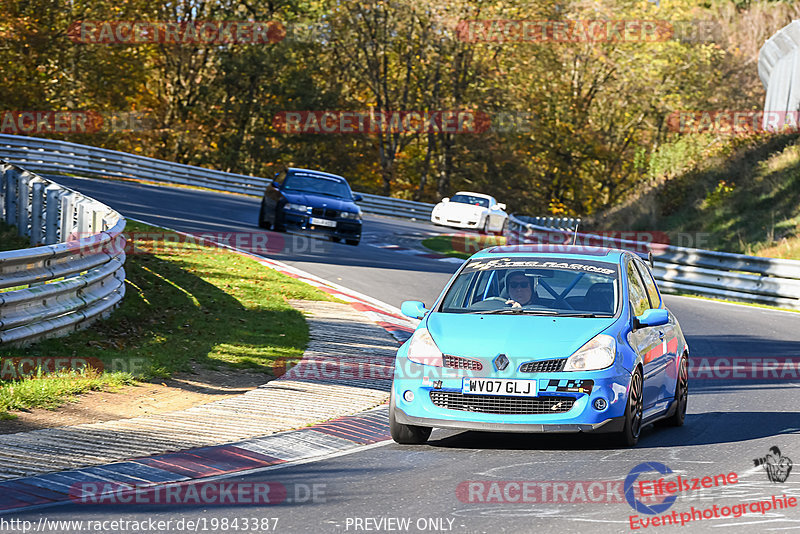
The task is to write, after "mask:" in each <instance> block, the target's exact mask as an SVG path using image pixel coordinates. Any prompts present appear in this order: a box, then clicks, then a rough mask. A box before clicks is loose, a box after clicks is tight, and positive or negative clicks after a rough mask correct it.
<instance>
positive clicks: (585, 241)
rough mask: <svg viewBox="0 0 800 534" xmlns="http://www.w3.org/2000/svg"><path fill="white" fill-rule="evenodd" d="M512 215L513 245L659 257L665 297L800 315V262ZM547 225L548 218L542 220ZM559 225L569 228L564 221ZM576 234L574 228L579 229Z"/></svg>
mask: <svg viewBox="0 0 800 534" xmlns="http://www.w3.org/2000/svg"><path fill="white" fill-rule="evenodd" d="M525 219H527V220H522V218H520V217H517V216H514V215H511V216H510V217H509V224H508V230H507V234H506V236H507V238H508V243H509V244H521V243H543V244H555V243H558V244H570V243H572V242H573V239H575V241H576V242H577V243H578V244H581V245H588V246H603V247H615V248H621V249H626V250H631V251H633V252H636V253H637V254H639V255H641V256H647V255H648V253H649V252H652V254H653V260H654V267H653V275H654V276H655V277H656V279H657V280H658V281H659V284H658V285H659V287H660V288H661V289H662V291H664V292H665V293H678V292H686V293H694V294H699V295H704V296H708V297H714V298H722V299H729V300H735V301H739V302H751V303H758V304H769V305H771V306H780V307H783V308H791V309H800V261H794V260H779V259H773V258H759V257H754V256H745V255H744V254H731V253H728V252H714V251H710V250H700V249H692V248H684V247H673V246H670V245H665V244H661V243H644V242H639V241H630V240H626V239H619V238H612V237H607V236H601V235H593V234H585V233H577V234H575V233H574V231H569V230H564V229H562V228H563V227H551V226H547V225H546V224H532V223H530V222H528V220H531V219H530V218H528V217H526V218H525ZM538 221H540V222H546V218H538ZM558 224H563V223H561V222H560V221H558ZM573 228H574V227H573Z"/></svg>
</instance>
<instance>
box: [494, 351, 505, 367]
mask: <svg viewBox="0 0 800 534" xmlns="http://www.w3.org/2000/svg"><path fill="white" fill-rule="evenodd" d="M506 367H508V358H506V355H505V354H501V355H499V356H498V357H497V358H495V359H494V368H495V369H497V370H498V371H502V370H503V369H505V368H506Z"/></svg>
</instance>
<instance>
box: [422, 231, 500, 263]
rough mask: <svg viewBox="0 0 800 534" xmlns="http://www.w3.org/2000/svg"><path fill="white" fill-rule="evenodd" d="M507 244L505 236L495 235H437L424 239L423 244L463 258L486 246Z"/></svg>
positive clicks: (448, 254) (446, 254)
mask: <svg viewBox="0 0 800 534" xmlns="http://www.w3.org/2000/svg"><path fill="white" fill-rule="evenodd" d="M505 244H506V238H505V237H503V236H493V235H488V236H487V235H470V234H458V235H437V236H435V237H429V238H427V239H423V240H422V246H423V247H425V248H427V249H428V250H431V251H433V252H437V253H439V254H444V255H445V256H452V257H454V258H462V259H467V258H469V257H470V256H472V255H473V254H475V253H476V252H478V251H479V250H481V249H484V248H486V247H492V246H495V245H505Z"/></svg>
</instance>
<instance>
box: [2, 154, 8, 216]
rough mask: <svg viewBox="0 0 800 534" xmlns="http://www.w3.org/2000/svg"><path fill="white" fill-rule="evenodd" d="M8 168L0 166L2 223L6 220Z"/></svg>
mask: <svg viewBox="0 0 800 534" xmlns="http://www.w3.org/2000/svg"><path fill="white" fill-rule="evenodd" d="M7 172H8V166H7V165H5V164H3V165H0V221H5V220H6V173H7Z"/></svg>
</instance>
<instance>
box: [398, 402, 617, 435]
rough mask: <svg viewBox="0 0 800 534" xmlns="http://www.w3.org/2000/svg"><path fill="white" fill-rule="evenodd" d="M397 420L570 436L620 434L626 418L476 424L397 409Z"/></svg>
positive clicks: (495, 430)
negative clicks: (567, 422) (594, 421)
mask: <svg viewBox="0 0 800 534" xmlns="http://www.w3.org/2000/svg"><path fill="white" fill-rule="evenodd" d="M394 414H395V419H397V422H398V423H403V424H404V425H415V426H426V427H436V428H456V429H459V430H479V431H481V432H526V433H542V434H547V433H552V434H569V433H575V432H620V431H621V430H622V429H623V427H624V425H625V418H624V417H616V418H611V419H606V420H605V421H602V422H600V423H593V424H585V425H583V424H557V423H550V424H537V423H476V422H472V421H451V420H449V419H433V418H425V417H413V416H410V415H408V414H406V413H405V412H403V411H402V410H400V409H398V408H395V412H394Z"/></svg>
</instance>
